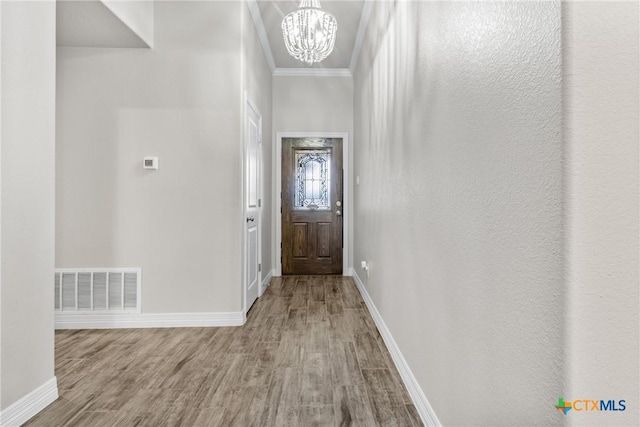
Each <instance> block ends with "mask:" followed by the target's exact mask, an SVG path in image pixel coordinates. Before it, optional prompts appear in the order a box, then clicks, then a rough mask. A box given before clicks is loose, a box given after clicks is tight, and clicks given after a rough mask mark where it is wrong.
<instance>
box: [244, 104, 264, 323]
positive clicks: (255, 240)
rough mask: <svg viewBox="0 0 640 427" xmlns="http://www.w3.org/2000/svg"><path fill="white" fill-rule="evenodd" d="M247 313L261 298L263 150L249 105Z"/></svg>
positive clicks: (256, 119)
mask: <svg viewBox="0 0 640 427" xmlns="http://www.w3.org/2000/svg"><path fill="white" fill-rule="evenodd" d="M245 126H246V127H245V168H244V169H245V177H244V179H245V185H244V192H245V223H246V230H245V289H244V295H245V313H246V312H247V311H249V308H251V305H252V304H253V303H254V301H255V300H256V299H257V298H258V293H259V290H260V282H261V272H260V205H261V201H260V188H261V178H260V177H261V175H260V160H261V156H260V148H261V142H262V141H261V139H262V138H261V134H262V119H261V117H260V114H259V113H258V112H257V110H256V109H255V108H254V107H253V106H252V105H251V103H249V102H247V105H246V120H245Z"/></svg>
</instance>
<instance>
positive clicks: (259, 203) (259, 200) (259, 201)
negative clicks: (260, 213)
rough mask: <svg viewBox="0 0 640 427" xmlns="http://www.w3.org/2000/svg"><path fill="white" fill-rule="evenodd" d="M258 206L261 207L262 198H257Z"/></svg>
mask: <svg viewBox="0 0 640 427" xmlns="http://www.w3.org/2000/svg"><path fill="white" fill-rule="evenodd" d="M258 207H259V208H261V207H262V199H258Z"/></svg>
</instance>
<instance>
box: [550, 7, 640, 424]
mask: <svg viewBox="0 0 640 427" xmlns="http://www.w3.org/2000/svg"><path fill="white" fill-rule="evenodd" d="M639 9H640V8H639V6H638V2H618V3H616V2H571V3H567V4H565V5H564V9H563V46H564V50H565V55H564V59H565V62H564V67H565V69H564V87H565V104H564V107H565V139H566V142H567V156H566V159H567V161H566V166H565V168H566V170H565V176H566V181H567V197H566V201H567V203H566V206H567V212H566V218H567V220H566V223H567V231H568V233H567V254H568V258H567V260H568V263H567V279H568V287H569V295H568V298H567V306H568V308H569V312H568V319H569V322H568V329H567V335H568V337H569V342H568V343H567V344H568V352H567V353H568V360H567V368H566V369H567V372H568V373H569V374H570V377H569V382H568V387H567V393H566V395H565V396H564V398H565V400H573V399H605V400H609V399H615V400H616V401H617V400H620V399H625V400H626V402H627V409H626V410H625V411H624V412H619V413H611V412H577V411H572V413H571V414H570V415H568V416H567V420H568V421H569V422H570V424H571V425H580V426H584V425H593V426H600V425H638V424H639V423H640V420H639V418H638V417H639V414H640V411H639V408H638V402H640V396H639V393H640V385H639V382H640V378H639V373H638V371H639V369H640V366H639V362H638V361H639V360H640V356H639V355H638V337H639V324H640V320H639V318H638V310H639V308H640V302H639V297H638V280H639V279H638V270H639V262H640V251H639V249H638V233H639V227H638V218H639V212H638V182H639V180H640V176H639V174H638V170H639V161H638V156H639V152H638V141H639V140H640V132H639V126H640V124H639V121H640V108H639V102H640V93H639V88H638V81H639V77H640V76H639V71H638V70H639V69H640V61H639V58H638V57H639V55H640V53H639V52H640V46H639V43H638V40H639V33H638V27H639V19H640V10H639Z"/></svg>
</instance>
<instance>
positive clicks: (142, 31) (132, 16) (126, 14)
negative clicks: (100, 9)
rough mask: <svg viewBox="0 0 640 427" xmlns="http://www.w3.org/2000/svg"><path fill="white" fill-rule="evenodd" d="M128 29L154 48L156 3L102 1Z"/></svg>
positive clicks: (144, 0)
mask: <svg viewBox="0 0 640 427" xmlns="http://www.w3.org/2000/svg"><path fill="white" fill-rule="evenodd" d="M101 1H102V3H103V4H104V5H105V6H106V7H107V8H108V9H109V10H111V12H113V14H114V15H116V16H117V17H118V18H119V19H120V20H121V21H122V22H124V23H125V24H126V25H127V27H129V28H130V29H131V31H133V32H134V33H136V34H137V35H138V37H140V38H141V39H142V40H143V41H144V42H145V43H146V44H147V45H148V46H151V47H153V9H154V5H155V1H150V0H143V1H131V0H128V1H122V0H101Z"/></svg>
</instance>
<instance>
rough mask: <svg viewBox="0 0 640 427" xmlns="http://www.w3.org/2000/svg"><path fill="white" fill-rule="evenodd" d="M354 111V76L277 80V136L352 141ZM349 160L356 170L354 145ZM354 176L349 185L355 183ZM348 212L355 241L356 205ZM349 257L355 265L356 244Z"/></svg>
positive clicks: (274, 96) (274, 128) (275, 79)
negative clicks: (330, 135) (342, 135)
mask: <svg viewBox="0 0 640 427" xmlns="http://www.w3.org/2000/svg"><path fill="white" fill-rule="evenodd" d="M353 112H354V105H353V78H352V77H291V76H274V77H273V132H274V137H275V134H276V133H278V132H347V133H348V134H349V137H350V138H351V137H352V136H353ZM280 155H281V153H274V156H280ZM349 159H350V163H351V165H350V169H353V144H351V145H350V146H349ZM352 176H353V174H352V173H351V176H350V179H349V182H353V179H352ZM351 191H353V187H352V188H351ZM275 197H276V195H275V194H274V198H275ZM347 209H350V215H349V217H350V218H351V220H350V221H349V223H350V225H349V226H350V234H349V241H350V242H353V237H354V234H353V228H354V227H353V203H352V206H351V208H349V207H347ZM274 235H275V234H274ZM348 255H349V261H350V266H351V265H352V264H353V262H352V261H353V245H351V250H350V253H349V254H348Z"/></svg>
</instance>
